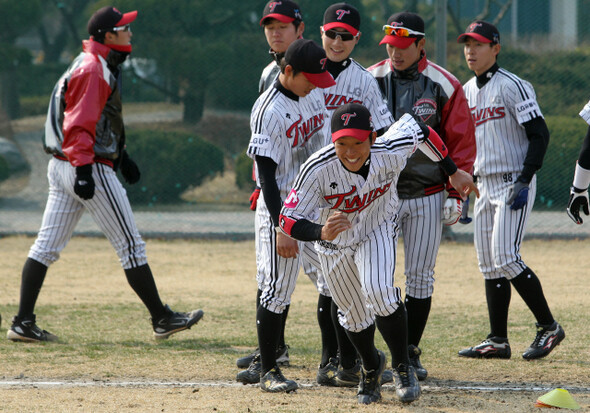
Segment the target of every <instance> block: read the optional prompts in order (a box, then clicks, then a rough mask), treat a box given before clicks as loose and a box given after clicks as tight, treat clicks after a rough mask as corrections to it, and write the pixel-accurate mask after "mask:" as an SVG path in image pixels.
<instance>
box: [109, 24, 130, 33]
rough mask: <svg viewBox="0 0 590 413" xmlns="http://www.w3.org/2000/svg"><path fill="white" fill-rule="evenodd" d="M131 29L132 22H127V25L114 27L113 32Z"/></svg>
mask: <svg viewBox="0 0 590 413" xmlns="http://www.w3.org/2000/svg"><path fill="white" fill-rule="evenodd" d="M129 30H131V25H130V24H126V25H125V26H119V27H113V29H112V31H113V32H128V31H129Z"/></svg>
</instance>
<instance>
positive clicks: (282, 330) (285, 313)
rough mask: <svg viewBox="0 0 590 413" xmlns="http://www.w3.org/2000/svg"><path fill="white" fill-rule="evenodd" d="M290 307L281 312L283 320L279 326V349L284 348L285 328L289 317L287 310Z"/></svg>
mask: <svg viewBox="0 0 590 413" xmlns="http://www.w3.org/2000/svg"><path fill="white" fill-rule="evenodd" d="M290 307H291V305H288V306H286V307H285V311H283V320H282V324H281V335H280V336H279V347H285V346H286V344H285V327H287V316H288V315H289V308H290Z"/></svg>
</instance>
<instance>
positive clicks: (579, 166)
mask: <svg viewBox="0 0 590 413" xmlns="http://www.w3.org/2000/svg"><path fill="white" fill-rule="evenodd" d="M580 116H581V117H582V119H584V120H585V121H586V123H588V124H589V125H590V102H588V103H586V106H584V108H583V109H582V111H581V112H580ZM588 185H590V127H588V132H587V133H586V137H585V138H584V142H583V143H582V148H581V149H580V156H578V162H576V169H575V172H574V182H573V184H572V187H571V188H570V200H569V202H568V204H567V215H568V216H569V217H570V218H571V219H572V220H573V221H574V222H575V223H576V224H578V225H581V224H582V223H583V222H584V221H583V220H582V217H581V216H580V210H582V211H583V212H584V214H586V216H587V215H588V214H589V213H590V211H588Z"/></svg>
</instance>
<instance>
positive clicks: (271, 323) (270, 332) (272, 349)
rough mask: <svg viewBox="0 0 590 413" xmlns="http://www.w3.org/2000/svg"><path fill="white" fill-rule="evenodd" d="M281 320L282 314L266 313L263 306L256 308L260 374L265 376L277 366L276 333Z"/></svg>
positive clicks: (277, 342) (277, 341) (277, 335)
mask: <svg viewBox="0 0 590 413" xmlns="http://www.w3.org/2000/svg"><path fill="white" fill-rule="evenodd" d="M282 320H283V315H282V314H277V313H273V312H272V311H268V310H267V309H266V308H264V307H263V306H260V307H258V310H257V311H256V328H257V330H258V347H259V348H260V361H261V363H262V374H266V373H267V372H268V371H269V370H271V369H272V368H273V367H275V366H276V364H277V346H278V344H279V334H278V333H279V331H280V327H281V323H282Z"/></svg>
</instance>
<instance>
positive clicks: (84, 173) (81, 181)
mask: <svg viewBox="0 0 590 413" xmlns="http://www.w3.org/2000/svg"><path fill="white" fill-rule="evenodd" d="M74 192H75V193H76V195H78V196H79V197H80V198H82V199H86V200H88V199H92V197H93V196H94V178H92V165H83V166H77V167H76V181H75V183H74Z"/></svg>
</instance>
